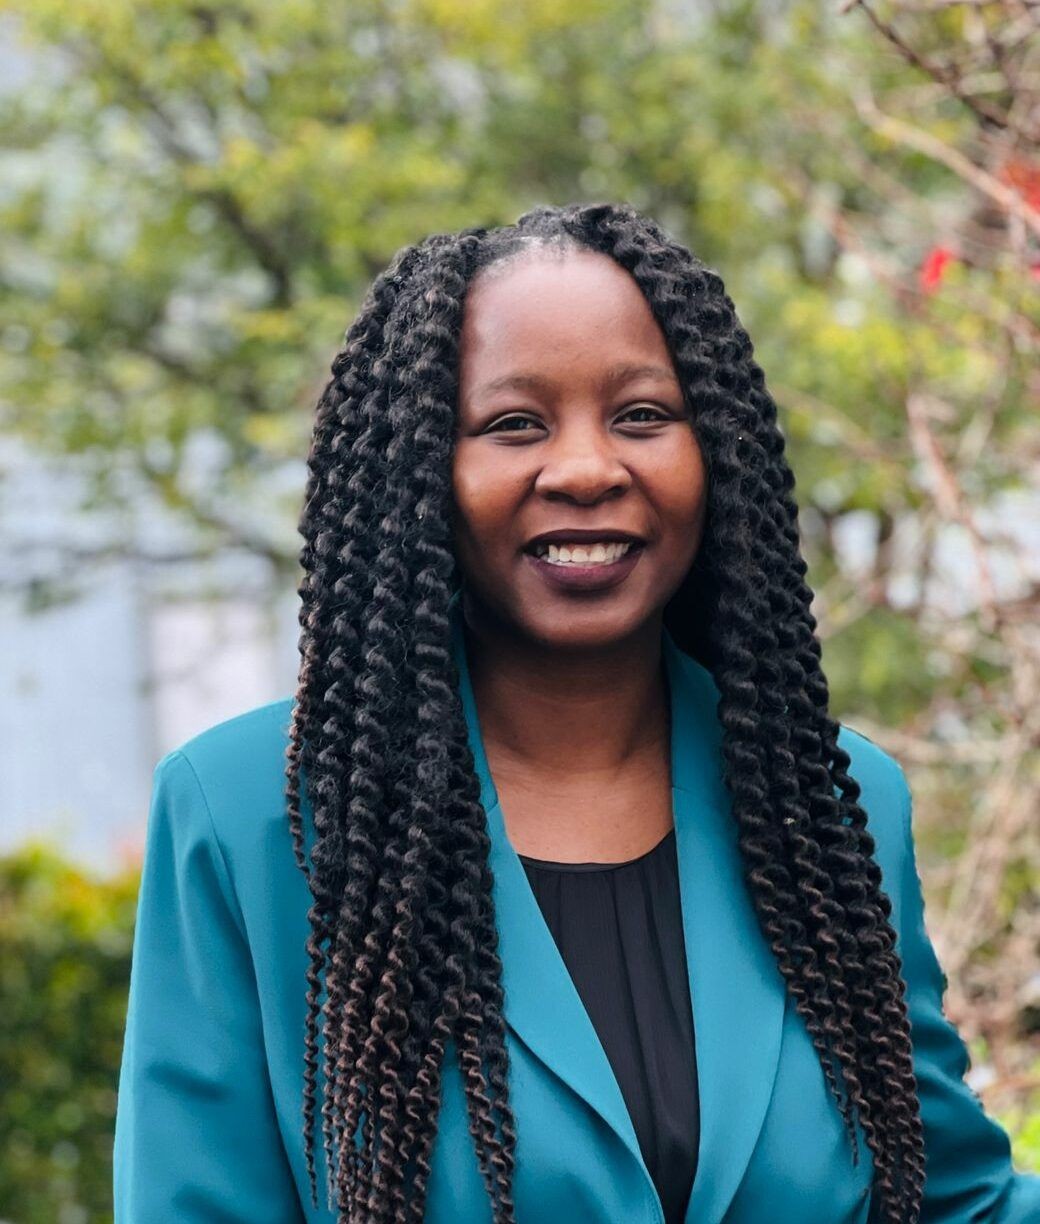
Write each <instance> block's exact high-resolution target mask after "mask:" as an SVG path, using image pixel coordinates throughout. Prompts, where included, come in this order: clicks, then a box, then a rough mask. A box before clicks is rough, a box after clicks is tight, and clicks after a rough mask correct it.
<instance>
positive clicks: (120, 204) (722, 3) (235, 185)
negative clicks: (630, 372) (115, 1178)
mask: <svg viewBox="0 0 1040 1224" xmlns="http://www.w3.org/2000/svg"><path fill="white" fill-rule="evenodd" d="M1036 12H1037V10H1036V9H1035V8H1032V7H1027V6H1020V5H1017V4H1015V3H1011V2H1010V0H1008V2H1007V3H1003V2H1001V3H988V2H986V0H983V2H981V3H976V4H973V5H961V4H956V3H954V4H942V5H934V6H929V5H925V4H921V3H919V2H917V0H914V2H913V3H911V0H906V2H905V3H897V4H891V3H890V4H888V5H885V6H881V5H873V4H871V5H867V4H864V3H855V2H852V3H846V4H843V5H841V6H840V7H839V6H838V5H836V4H819V3H810V2H808V0H801V2H799V0H795V2H790V3H789V2H786V0H769V2H765V0H744V2H741V0H715V2H711V3H660V4H645V3H644V4H640V3H635V2H634V0H596V2H595V3H593V2H592V0H571V2H570V3H567V4H563V3H560V2H559V0H551V2H550V0H531V2H529V3H524V2H522V0H511V2H510V3H505V2H504V0H378V2H376V0H355V2H352V3H349V4H347V3H343V2H341V0H325V2H321V3H319V2H318V0H285V2H284V3H260V2H258V0H233V2H230V0H229V2H228V3H204V2H192V0H79V2H78V3H76V4H74V5H73V4H71V3H65V2H59V0H34V3H33V4H32V5H28V4H24V3H21V4H12V3H3V4H0V28H2V30H3V33H4V43H3V51H2V56H0V67H6V68H7V69H8V70H9V72H8V73H6V74H5V75H6V76H7V78H8V81H9V83H8V85H7V86H5V87H4V88H3V89H2V90H0V128H2V131H3V137H4V142H3V143H4V151H3V154H2V156H3V173H2V174H0V221H2V225H0V233H2V236H0V413H2V417H0V440H3V441H4V442H5V443H6V444H7V446H8V447H9V448H10V449H8V450H5V451H4V454H5V455H7V456H9V457H8V458H7V460H6V464H5V468H4V470H3V477H4V479H6V480H7V481H8V482H10V481H11V480H13V478H14V476H15V475H16V474H17V473H16V467H17V465H18V464H20V463H23V462H24V460H23V458H22V457H23V456H25V455H27V454H28V455H32V456H34V462H36V461H39V462H44V461H45V462H46V463H47V464H48V465H49V466H48V468H47V470H48V471H49V472H52V471H57V472H59V473H60V472H61V471H64V470H68V471H72V470H73V469H74V470H75V472H76V473H77V480H78V481H79V484H78V485H77V488H78V489H79V490H80V492H79V494H78V495H77V502H76V504H75V506H74V513H75V515H76V520H77V524H87V523H93V522H95V521H97V522H101V521H104V522H105V523H106V524H108V525H109V531H108V533H107V534H106V535H105V536H104V539H103V542H101V543H98V542H96V541H95V542H93V543H87V544H84V543H83V542H82V541H81V540H79V538H78V537H77V541H76V543H75V545H74V546H72V545H70V546H69V547H68V549H67V550H66V551H65V552H64V553H62V554H61V556H60V558H59V561H58V563H57V564H52V565H49V566H46V565H42V564H39V563H38V558H37V555H36V553H34V552H33V553H30V552H29V551H25V550H22V549H21V548H19V549H17V550H16V549H14V548H12V550H11V552H10V554H9V557H8V559H7V560H6V561H5V563H4V565H3V573H2V575H0V580H2V581H0V596H2V598H3V601H4V605H3V606H4V609H5V612H4V615H5V617H7V618H8V619H11V618H18V623H19V624H23V623H24V622H25V621H26V620H27V619H28V618H35V619H34V623H35V624H38V625H44V626H47V625H49V624H52V623H57V622H55V621H49V620H48V619H47V618H48V617H53V616H54V615H55V609H58V608H62V607H64V606H67V605H69V604H71V603H73V602H74V601H76V600H77V599H78V598H80V597H81V595H82V590H81V587H82V586H83V585H84V584H85V583H86V582H87V580H88V579H89V576H90V574H91V572H92V570H94V569H96V568H97V567H98V566H100V565H102V564H104V563H107V562H108V561H110V560H111V559H112V558H113V557H114V556H115V557H118V556H123V557H132V558H133V560H134V564H135V565H136V566H138V567H139V568H140V570H141V571H142V572H144V573H145V575H146V576H147V575H150V574H151V573H152V571H153V570H154V571H161V572H162V575H163V578H164V583H162V584H160V589H161V594H160V596H159V598H160V599H161V600H169V601H170V602H171V603H173V602H175V601H176V600H177V598H178V583H177V578H176V575H177V573H178V572H179V571H178V569H177V565H178V564H179V563H180V562H183V561H185V560H191V561H197V562H200V563H204V564H205V565H206V566H207V569H206V573H207V575H208V577H209V578H210V579H211V580H212V581H211V584H210V586H211V588H212V589H210V590H209V596H208V597H210V598H212V599H213V600H214V601H218V600H219V599H220V598H222V596H223V594H224V593H225V589H226V587H228V586H235V585H236V584H237V583H238V578H237V577H230V575H232V574H235V575H237V573H238V570H235V569H233V568H232V567H231V561H230V558H235V559H236V563H237V560H241V558H242V557H243V556H245V557H247V558H248V559H249V561H250V565H251V567H252V568H251V569H250V571H249V572H250V575H251V578H250V581H251V582H253V583H254V584H255V585H254V587H253V588H252V594H251V596H250V598H253V599H256V600H257V601H259V602H265V601H269V603H270V606H271V607H274V606H283V607H284V605H285V601H286V599H287V598H288V599H289V601H290V602H291V599H292V594H293V591H294V588H295V584H296V581H297V574H296V569H297V548H298V541H297V538H296V536H295V521H296V515H297V511H298V509H299V504H300V498H301V496H302V490H303V479H304V470H303V459H304V456H305V454H306V449H307V445H308V441H309V433H310V425H311V416H312V412H313V406H314V404H315V402H316V399H317V395H318V393H319V391H320V388H321V386H322V385H323V383H324V381H325V377H326V372H327V369H328V364H329V360H330V358H331V356H332V354H333V352H334V351H335V349H336V348H337V347H338V344H339V341H340V338H341V336H342V333H343V331H344V329H345V327H346V326H347V324H348V322H349V321H350V319H351V317H352V315H353V311H354V309H355V308H356V306H357V304H358V302H359V301H360V298H361V295H362V294H363V292H364V289H365V288H366V286H367V284H368V283H369V281H370V280H371V279H372V277H373V276H374V275H375V274H376V273H377V272H378V271H379V270H380V269H381V268H382V267H383V266H384V265H385V263H386V262H387V261H388V259H389V258H390V257H391V256H392V255H393V253H394V252H395V251H396V250H397V249H398V248H399V247H400V246H402V245H404V244H405V243H410V242H413V241H416V240H417V239H418V238H420V237H421V236H423V235H424V234H426V233H429V232H431V231H434V230H441V229H448V228H456V227H460V226H464V225H470V224H475V223H499V222H503V221H510V220H512V219H514V218H515V217H516V216H517V215H518V214H519V213H520V212H522V211H523V210H524V209H525V208H528V207H530V206H532V205H533V204H536V203H540V202H553V203H565V202H568V201H571V200H576V199H583V198H584V199H623V200H627V201H629V202H631V203H632V204H634V205H635V206H636V207H638V208H640V209H642V210H645V211H646V212H648V213H649V214H651V215H652V216H654V217H655V218H657V219H658V220H659V221H660V222H661V223H663V224H664V225H665V226H666V227H668V228H669V229H670V230H671V231H672V232H673V233H674V234H675V235H676V236H677V237H679V238H681V239H682V240H683V241H684V242H686V243H687V244H688V245H689V246H690V247H691V248H692V249H693V250H694V252H695V253H696V254H697V255H699V256H700V257H701V258H702V259H704V260H705V261H706V262H707V263H709V264H710V265H711V266H712V267H714V268H716V269H717V270H718V271H719V272H720V273H721V275H722V276H723V278H724V279H725V281H726V285H727V289H728V291H729V293H730V294H731V296H732V297H733V298H734V300H735V302H736V304H737V308H738V311H739V312H740V315H741V318H742V320H743V322H744V324H745V326H746V327H747V328H748V330H749V332H750V334H751V336H752V338H753V339H754V341H755V345H756V357H757V359H758V361H759V362H760V364H761V365H762V366H763V368H764V369H765V371H766V376H767V380H768V384H769V386H770V389H771V391H772V393H773V395H774V397H775V398H776V400H777V402H778V403H779V405H780V409H781V423H782V426H783V428H784V431H785V434H786V436H787V439H788V447H789V454H790V458H791V462H792V465H793V467H794V470H795V473H796V476H797V479H798V487H797V490H796V495H797V496H798V499H799V504H800V507H801V513H802V532H803V540H804V549H805V553H806V556H807V558H808V560H809V563H810V573H809V577H810V581H811V582H812V584H813V586H814V588H815V590H816V592H817V601H816V604H815V605H814V611H815V613H816V615H817V618H818V620H819V622H820V636H821V638H822V640H823V642H824V665H825V667H826V669H827V672H828V675H829V677H830V680H831V685H832V710H833V712H834V713H835V714H836V716H837V717H839V718H841V719H842V720H843V721H845V722H847V723H849V724H851V725H852V726H854V727H856V728H858V729H860V730H862V731H864V732H865V733H866V734H868V735H870V736H871V738H873V739H875V740H877V742H879V743H880V744H882V745H883V746H884V747H885V748H886V749H887V750H889V751H890V752H892V753H893V755H895V756H896V757H897V759H899V761H900V762H901V763H902V764H903V766H904V768H905V769H906V771H907V774H908V776H909V778H910V781H911V785H912V789H913V792H914V819H915V828H916V835H917V841H918V856H919V866H920V869H921V874H922V877H923V879H924V884H925V892H926V896H927V899H928V924H929V929H930V931H931V933H932V936H933V939H934V940H935V942H936V946H937V949H938V951H939V954H940V959H941V960H942V962H943V965H944V967H945V969H946V971H947V974H948V978H949V989H948V993H947V1010H948V1012H949V1014H950V1015H951V1016H953V1017H954V1018H955V1019H956V1021H957V1022H958V1024H959V1025H960V1027H961V1031H962V1033H963V1034H964V1036H965V1038H966V1040H968V1041H969V1044H970V1048H971V1050H972V1054H973V1066H972V1071H971V1082H972V1086H973V1087H974V1088H975V1089H976V1090H977V1091H978V1092H979V1093H980V1095H981V1096H982V1098H983V1100H984V1102H985V1103H986V1106H987V1108H988V1109H989V1111H990V1112H992V1113H993V1114H994V1115H995V1116H997V1117H999V1118H1000V1120H1001V1121H1002V1122H1003V1123H1004V1124H1005V1125H1006V1127H1007V1128H1008V1130H1009V1132H1010V1133H1011V1134H1012V1137H1013V1142H1014V1152H1015V1158H1016V1161H1017V1163H1018V1165H1019V1166H1020V1167H1022V1168H1032V1169H1037V1170H1040V1111H1038V1105H1040V901H1038V890H1037V881H1038V879H1040V866H1038V865H1040V845H1038V842H1040V821H1038V819H1037V817H1038V813H1040V802H1038V800H1040V761H1038V747H1040V703H1038V702H1037V693H1038V692H1040V629H1038V624H1037V620H1038V618H1037V616H1036V611H1037V604H1038V598H1037V593H1038V583H1040V538H1038V537H1040V528H1038V520H1040V516H1038V514H1037V510H1038V507H1040V427H1038V424H1037V416H1036V411H1037V399H1038V397H1037V391H1038V389H1040V374H1038V370H1040V364H1038V362H1037V348H1038V340H1040V306H1038V294H1037V290H1038V287H1040V157H1038V154H1037V131H1036V128H1035V117H1034V112H1035V105H1034V106H1032V107H1030V106H1026V105H1024V104H1023V103H1022V96H1021V94H1022V91H1023V90H1024V89H1025V88H1026V87H1027V82H1028V80H1029V79H1030V78H1029V77H1028V74H1027V73H1026V71H1025V69H1026V68H1028V67H1029V65H1032V69H1031V70H1032V73H1033V77H1034V78H1035V71H1036V68H1035V64H1036V46H1037V42H1036V27H1037V20H1038V19H1037V17H1036V16H1035V15H1034V14H1035V13H1036ZM1029 87H1030V88H1035V80H1034V81H1033V84H1032V86H1029ZM1030 124H1033V125H1034V126H1033V127H1030ZM200 439H203V440H205V441H206V442H207V445H208V450H207V451H206V452H205V453H206V456H207V459H206V465H207V466H206V468H205V471H204V472H202V471H201V469H200V467H199V462H198V455H199V453H200V452H199V450H198V444H199V440H200ZM10 456H14V458H11V457H10ZM142 507H147V509H146V510H142ZM160 511H161V514H162V515H163V516H164V521H166V522H170V523H172V524H174V525H175V527H176V547H175V548H172V549H171V548H166V549H165V550H164V549H163V548H143V547H142V545H141V540H140V534H139V528H140V525H141V519H142V517H144V518H149V517H150V516H152V515H158V514H159V513H160ZM4 517H5V515H4V510H3V509H2V508H0V527H6V526H8V524H5V523H4V522H3V520H4ZM113 524H114V528H113V527H112V525H113ZM5 534H6V533H5ZM12 542H15V541H14V540H13V537H12ZM135 572H137V571H135ZM171 575H172V577H170V576H171ZM46 640H47V638H46V632H45V634H44V642H46ZM84 648H85V649H86V644H84ZM170 648H171V649H172V646H171V647H170ZM158 649H159V651H160V652H162V651H163V650H164V649H165V647H164V643H163V641H162V640H161V639H160V641H159V644H158ZM13 653H14V651H12V652H11V654H13ZM283 655H284V659H283V665H282V670H280V671H277V670H276V673H275V675H274V678H272V680H271V684H272V686H273V687H272V691H270V693H269V694H268V696H269V698H270V699H273V698H274V697H276V696H279V695H282V692H281V689H280V688H279V685H281V684H282V681H283V680H284V677H285V676H286V675H287V674H289V670H288V669H291V668H292V666H294V665H295V659H294V658H293V657H292V648H291V644H290V645H288V646H287V647H286V649H285V650H284V652H283ZM5 667H7V668H8V670H7V671H6V672H5V674H6V675H11V674H14V673H13V671H12V670H11V669H12V668H13V661H11V660H9V661H8V664H5ZM223 700H225V702H226V703H227V706H228V708H229V709H234V708H237V707H241V708H244V705H245V704H248V702H246V699H245V696H244V695H243V692H242V690H241V689H238V688H236V687H235V686H233V685H232V686H231V687H230V690H229V691H225V692H224V693H223ZM236 703H237V704H236ZM200 710H201V707H199V706H197V705H196V706H193V707H191V709H190V710H189V712H188V713H187V714H185V715H183V717H182V721H181V723H180V724H178V725H180V726H183V725H190V724H191V720H192V718H193V717H194V718H195V719H196V720H197V719H199V718H202V717H203V715H202V714H201V713H200ZM192 711H194V713H193V712H192ZM185 720H186V721H185ZM13 726H14V724H13V723H12V727H13ZM15 729H16V730H17V728H15ZM195 729H199V730H201V729H202V727H201V725H199V726H198V727H196V728H195ZM178 734H179V733H177V734H174V731H173V730H172V729H171V725H170V724H168V725H167V730H166V738H167V739H172V740H173V741H175V740H176V739H177V735H178ZM159 739H160V741H162V739H163V737H162V736H161V735H160V737H159ZM172 746H173V742H158V743H154V742H153V743H152V744H151V747H150V748H146V749H145V752H146V754H148V753H150V754H151V756H150V759H151V761H152V763H154V760H156V759H158V756H159V755H160V754H161V751H165V749H166V748H168V747H172ZM57 749H58V752H59V754H60V752H61V751H65V750H66V746H65V745H64V744H58V745H57ZM49 759H50V758H48V760H49ZM7 763H9V764H10V768H11V769H12V770H14V771H15V772H16V773H17V771H18V770H19V769H21V770H22V776H23V779H24V783H25V785H24V788H23V790H22V791H17V790H16V792H15V793H16V794H27V793H29V791H30V790H31V788H32V787H33V786H35V785H36V784H37V781H38V776H33V777H30V776H29V770H28V768H27V767H26V766H25V765H24V764H23V763H22V761H21V759H20V757H19V759H12V760H10V761H9V762H7V761H5V764H7ZM50 768H53V769H59V770H60V760H59V761H56V762H54V764H53V765H51V766H50ZM39 772H40V771H39V770H37V775H38V774H39ZM19 802H22V801H21V800H19ZM145 814H146V810H145V806H144V804H143V803H142V804H141V805H140V806H139V808H138V815H137V822H138V824H142V823H143V821H144V818H145ZM13 815H17V814H16V813H13ZM29 824H30V825H31V826H32V827H31V830H30V831H31V832H32V833H33V834H34V836H33V837H32V838H31V839H29V838H21V839H20V841H19V844H18V845H10V846H8V847H7V850H6V855H5V857H4V859H3V860H2V862H0V889H2V891H0V1015H2V1016H3V1017H4V1024H3V1027H2V1030H0V1151H2V1152H3V1153H4V1157H3V1160H2V1164H0V1218H2V1219H3V1220H6V1221H11V1222H14V1224H36V1222H37V1221H39V1222H41V1224H43V1222H48V1224H49V1222H51V1221H58V1222H59V1224H82V1222H86V1221H91V1222H92V1221H103V1220H107V1219H111V1197H110V1178H111V1167H110V1164H111V1132H112V1125H113V1118H114V1108H115V1089H116V1076H117V1069H118V1061H119V1054H120V1049H121V1041H122V1024H123V1018H124V1011H125V1003H126V986H127V978H128V968H129V955H130V947H131V940H132V924H133V910H134V897H135V888H136V878H137V868H136V866H135V865H134V862H133V855H132V854H130V855H124V856H123V861H120V860H119V857H118V856H116V855H109V854H108V852H107V851H106V852H105V853H104V854H103V855H102V856H101V858H102V861H101V862H100V864H99V863H97V862H95V863H94V864H93V865H92V866H91V867H90V868H89V869H88V867H87V866H85V865H84V863H83V862H82V861H81V859H80V857H79V856H77V855H75V854H72V853H70V852H69V850H68V847H67V846H63V845H62V839H61V838H60V837H57V836H55V835H54V833H53V830H50V829H48V828H46V827H43V822H42V821H41V820H40V818H38V817H36V816H33V817H32V819H31V820H30V821H29ZM37 825H39V826H40V827H36V826H37ZM108 859H110V860H111V861H107V860H108Z"/></svg>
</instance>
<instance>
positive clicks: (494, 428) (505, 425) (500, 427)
mask: <svg viewBox="0 0 1040 1224" xmlns="http://www.w3.org/2000/svg"><path fill="white" fill-rule="evenodd" d="M510 421H513V422H516V421H520V422H521V423H522V424H524V425H535V424H537V422H535V421H532V420H531V418H530V417H524V416H517V415H516V413H514V414H513V415H512V416H505V417H500V418H499V419H498V420H497V421H495V423H494V424H493V425H489V426H488V427H487V429H485V430H484V433H526V432H527V430H525V429H518V427H517V426H516V425H515V424H514V425H512V427H509V422H510Z"/></svg>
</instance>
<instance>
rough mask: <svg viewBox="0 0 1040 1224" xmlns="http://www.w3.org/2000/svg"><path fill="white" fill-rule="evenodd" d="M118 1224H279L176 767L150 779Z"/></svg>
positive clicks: (244, 971) (252, 1047) (124, 1087)
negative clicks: (150, 787)
mask: <svg viewBox="0 0 1040 1224" xmlns="http://www.w3.org/2000/svg"><path fill="white" fill-rule="evenodd" d="M113 1185H114V1194H115V1221H116V1224H169V1222H170V1221H174V1220H176V1221H177V1222H178V1224H203V1221H205V1224H237V1222H239V1221H240V1222H241V1224H246V1222H247V1221H248V1224H268V1222H269V1224H291V1222H292V1221H302V1219H303V1214H302V1211H301V1207H300V1201H299V1197H298V1195H297V1193H296V1190H295V1186H294V1182H293V1178H292V1174H291V1172H290V1168H289V1164H288V1159H287V1156H286V1152H285V1148H284V1146H283V1144H282V1141H281V1137H280V1134H279V1131H278V1127H277V1124H276V1120H275V1111H274V1103H273V1099H272V1093H271V1086H270V1081H269V1077H268V1073H267V1067H266V1063H265V1058H264V1047H263V1037H262V1032H261V1024H260V1007H259V1000H258V997H257V989H256V981H255V978H254V975H253V967H252V961H251V957H250V951H249V946H248V943H247V941H246V937H245V930H244V926H243V922H242V916H241V912H240V910H239V908H238V905H237V902H236V900H235V896H234V893H233V891H232V887H231V881H230V878H229V875H228V871H227V868H226V865H225V862H224V859H223V857H222V854H221V850H220V847H219V845H218V844H217V841H216V836H215V833H214V827H213V822H212V818H211V815H210V811H209V808H208V806H207V802H206V797H205V795H204V793H203V791H202V788H201V786H200V784H199V781H198V778H197V776H196V774H195V771H194V769H193V768H192V765H191V763H190V761H189V760H188V758H187V757H186V756H185V755H184V754H183V753H182V752H181V751H179V750H177V751H174V752H172V753H170V754H169V755H168V756H166V757H164V758H163V760H162V761H160V762H159V764H158V765H157V766H156V769H155V774H154V777H153V789H152V800H151V807H150V811H149V816H148V828H147V834H146V838H145V851H144V859H143V864H142V872H141V885H140V892H139V894H138V906H137V923H136V927H135V932H134V944H133V954H132V962H131V973H130V993H129V1002H128V1007H127V1020H126V1033H125V1038H124V1044H123V1053H122V1065H121V1069H120V1077H119V1091H118V1103H117V1110H116V1125H115V1147H114V1152H113Z"/></svg>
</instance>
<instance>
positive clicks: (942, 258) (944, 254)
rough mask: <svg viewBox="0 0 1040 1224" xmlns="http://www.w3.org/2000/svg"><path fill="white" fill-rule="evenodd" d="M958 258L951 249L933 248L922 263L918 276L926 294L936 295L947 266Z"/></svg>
mask: <svg viewBox="0 0 1040 1224" xmlns="http://www.w3.org/2000/svg"><path fill="white" fill-rule="evenodd" d="M956 258H957V257H956V255H955V254H954V252H953V251H952V250H951V249H950V247H947V246H934V247H932V249H931V250H930V251H929V252H928V254H927V255H925V257H924V259H923V260H922V261H921V267H920V270H919V271H918V274H917V278H918V281H919V283H920V285H921V288H922V289H923V290H924V291H925V293H934V292H935V290H936V289H938V287H939V285H940V284H941V283H942V278H943V276H944V274H945V272H946V265H947V264H948V263H949V262H950V260H951V259H956Z"/></svg>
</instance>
